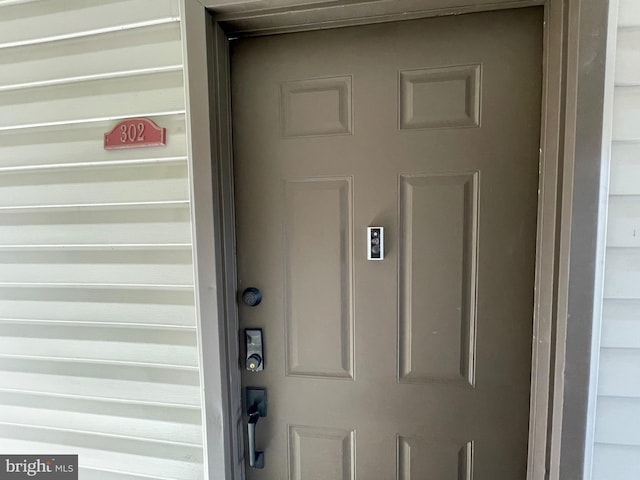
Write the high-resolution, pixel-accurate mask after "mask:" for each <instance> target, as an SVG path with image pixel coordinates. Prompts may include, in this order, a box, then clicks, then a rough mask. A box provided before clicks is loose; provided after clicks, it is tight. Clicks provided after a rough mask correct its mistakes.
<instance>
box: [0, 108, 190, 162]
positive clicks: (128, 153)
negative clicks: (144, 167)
mask: <svg viewBox="0 0 640 480" xmlns="http://www.w3.org/2000/svg"><path fill="white" fill-rule="evenodd" d="M150 118H151V119H152V120H154V121H155V122H156V123H157V124H158V125H162V126H163V127H165V128H166V129H167V145H166V147H164V148H162V149H134V150H109V151H108V150H104V149H102V148H98V147H99V146H100V144H101V143H102V138H103V135H104V134H105V133H106V132H108V131H110V130H111V128H113V125H114V122H113V121H97V122H91V123H84V124H82V123H81V124H76V125H62V126H52V127H48V128H38V129H37V134H35V135H34V130H32V129H23V130H15V131H11V132H2V133H0V139H1V141H0V173H4V172H9V171H15V170H38V169H47V171H50V170H52V169H55V168H76V167H78V168H79V167H83V168H91V167H93V166H94V165H96V164H102V165H125V164H127V163H130V164H140V163H159V162H164V161H177V160H182V161H185V162H186V159H187V158H186V150H187V147H186V145H187V144H186V134H185V120H184V115H181V114H176V115H162V116H151V117H150ZM42 152H47V154H46V155H43V154H42Z"/></svg>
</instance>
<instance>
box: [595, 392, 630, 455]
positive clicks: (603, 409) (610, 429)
mask: <svg viewBox="0 0 640 480" xmlns="http://www.w3.org/2000/svg"><path fill="white" fill-rule="evenodd" d="M595 441H596V442H597V443H607V444H610V445H633V446H636V447H638V446H640V399H638V398H620V397H605V398H603V399H602V400H601V402H600V404H599V410H598V420H597V422H596V432H595Z"/></svg>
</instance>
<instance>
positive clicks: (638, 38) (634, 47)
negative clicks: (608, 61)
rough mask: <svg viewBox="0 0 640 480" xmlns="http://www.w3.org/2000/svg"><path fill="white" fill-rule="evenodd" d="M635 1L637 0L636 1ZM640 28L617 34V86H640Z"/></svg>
mask: <svg viewBox="0 0 640 480" xmlns="http://www.w3.org/2000/svg"><path fill="white" fill-rule="evenodd" d="M636 1H637V0H636ZM638 45H640V28H638V29H628V30H621V31H620V32H619V33H618V42H617V46H616V48H617V53H616V67H615V68H616V77H615V83H616V84H617V85H640V49H639V48H638Z"/></svg>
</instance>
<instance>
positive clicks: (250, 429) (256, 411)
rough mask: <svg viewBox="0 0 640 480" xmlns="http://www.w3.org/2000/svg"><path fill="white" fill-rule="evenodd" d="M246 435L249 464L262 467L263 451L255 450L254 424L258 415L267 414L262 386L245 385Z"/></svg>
mask: <svg viewBox="0 0 640 480" xmlns="http://www.w3.org/2000/svg"><path fill="white" fill-rule="evenodd" d="M246 394H247V405H248V408H247V415H248V416H249V423H247V436H248V437H249V466H250V467H251V468H264V452H262V451H257V450H256V425H257V424H258V420H260V417H266V416H267V391H266V389H264V388H255V387H247V391H246Z"/></svg>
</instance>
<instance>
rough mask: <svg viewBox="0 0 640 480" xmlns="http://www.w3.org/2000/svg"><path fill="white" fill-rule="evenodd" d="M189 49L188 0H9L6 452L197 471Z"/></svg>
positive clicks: (4, 96) (1, 162) (0, 245)
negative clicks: (140, 123)
mask: <svg viewBox="0 0 640 480" xmlns="http://www.w3.org/2000/svg"><path fill="white" fill-rule="evenodd" d="M182 50H183V41H182V38H181V25H180V11H179V1H178V0H30V1H29V0H27V1H24V0H0V452H1V453H3V454H9V453H22V454H24V453H34V454H36V453H41V454H79V463H80V478H81V479H82V480H92V479H96V480H98V479H99V480H142V479H145V480H151V479H166V480H168V479H189V480H196V479H197V480H201V479H202V478H203V476H204V470H203V434H202V413H201V388H200V365H199V350H198V340H197V338H198V337H197V330H196V324H197V323H196V308H195V303H194V266H193V249H192V241H191V232H192V225H191V204H190V198H189V196H190V194H189V191H190V188H189V184H190V183H189V168H188V167H189V165H188V158H187V138H186V134H185V129H186V120H185V87H184V72H183V58H182ZM139 116H142V117H149V118H150V119H152V120H154V121H155V122H156V123H157V124H158V125H160V126H161V127H166V128H167V138H168V143H167V146H166V147H156V148H143V149H133V150H116V151H105V150H104V149H103V138H104V134H105V133H106V132H108V131H110V130H111V129H112V128H113V126H114V125H115V124H116V123H117V122H118V121H119V120H120V119H124V118H128V117H139Z"/></svg>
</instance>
